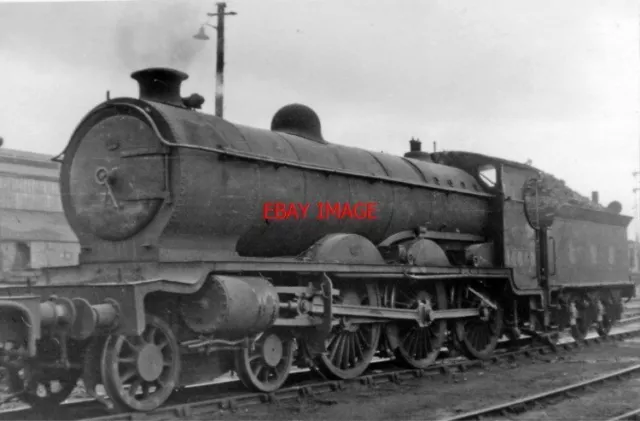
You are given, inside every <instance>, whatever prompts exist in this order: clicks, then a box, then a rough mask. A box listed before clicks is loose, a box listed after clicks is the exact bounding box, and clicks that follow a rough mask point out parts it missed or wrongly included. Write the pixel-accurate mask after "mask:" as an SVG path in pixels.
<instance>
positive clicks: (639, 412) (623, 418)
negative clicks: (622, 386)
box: [607, 408, 640, 421]
mask: <svg viewBox="0 0 640 421" xmlns="http://www.w3.org/2000/svg"><path fill="white" fill-rule="evenodd" d="M638 420H640V408H638V409H634V410H633V411H629V412H625V413H624V414H621V415H618V416H616V417H613V418H609V419H608V420H607V421H638Z"/></svg>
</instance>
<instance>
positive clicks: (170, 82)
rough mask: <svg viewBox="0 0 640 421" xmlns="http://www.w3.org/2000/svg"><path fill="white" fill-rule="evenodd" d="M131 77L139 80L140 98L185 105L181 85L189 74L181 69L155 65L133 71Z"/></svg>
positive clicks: (178, 105) (179, 105)
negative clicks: (181, 95)
mask: <svg viewBox="0 0 640 421" xmlns="http://www.w3.org/2000/svg"><path fill="white" fill-rule="evenodd" d="M131 77H132V78H133V79H135V80H136V81H137V82H138V85H139V87H140V99H142V100H145V101H154V102H161V103H164V104H169V105H175V106H176V107H184V106H185V105H184V102H183V100H182V98H181V97H180V85H181V84H182V82H183V81H184V80H186V79H187V78H188V77H189V75H187V74H186V73H183V72H181V71H179V70H174V69H169V68H164V67H154V68H149V69H142V70H138V71H137V72H133V73H131Z"/></svg>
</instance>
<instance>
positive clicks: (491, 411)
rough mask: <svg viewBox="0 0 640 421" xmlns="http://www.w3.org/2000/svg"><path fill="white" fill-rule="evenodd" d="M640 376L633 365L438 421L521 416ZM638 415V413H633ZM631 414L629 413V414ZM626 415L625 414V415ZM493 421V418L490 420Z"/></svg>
mask: <svg viewBox="0 0 640 421" xmlns="http://www.w3.org/2000/svg"><path fill="white" fill-rule="evenodd" d="M634 376H640V364H636V365H633V366H631V367H627V368H623V369H621V370H616V371H614V372H611V373H607V374H603V375H601V376H598V377H594V378H592V379H589V380H584V381H581V382H577V383H573V384H570V385H568V386H564V387H559V388H557V389H552V390H548V391H546V392H542V393H536V394H534V395H530V396H527V397H524V398H520V399H515V400H512V401H508V402H504V403H501V404H498V405H492V406H489V407H486V408H482V409H478V410H476V411H471V412H466V413H463V414H459V415H456V416H454V417H450V418H444V419H441V420H440V421H462V420H480V419H484V418H486V417H495V416H496V415H501V416H509V415H512V414H522V413H524V412H527V411H528V410H529V409H530V408H533V407H534V406H536V405H539V404H545V403H548V402H550V401H554V400H556V399H557V398H561V399H565V398H573V397H575V396H576V395H577V394H578V393H584V392H585V391H590V389H592V388H594V387H598V386H602V385H604V384H607V383H608V382H610V381H613V380H622V379H626V378H629V377H634ZM635 412H636V413H640V411H635ZM629 414H631V413H629ZM625 415H626V414H625ZM491 419H495V418H491ZM615 419H616V420H617V419H632V418H615Z"/></svg>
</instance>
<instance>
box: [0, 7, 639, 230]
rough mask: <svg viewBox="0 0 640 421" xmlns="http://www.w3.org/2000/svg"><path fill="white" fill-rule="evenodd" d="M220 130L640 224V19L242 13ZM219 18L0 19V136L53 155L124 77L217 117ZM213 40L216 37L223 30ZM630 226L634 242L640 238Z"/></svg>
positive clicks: (481, 10) (10, 15)
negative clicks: (526, 174)
mask: <svg viewBox="0 0 640 421" xmlns="http://www.w3.org/2000/svg"><path fill="white" fill-rule="evenodd" d="M227 4H228V8H227V10H229V11H235V12H237V13H238V15H236V16H231V17H228V18H227V20H226V33H225V38H226V49H225V53H226V60H225V61H226V67H225V86H224V89H225V118H226V119H228V120H230V121H232V122H236V123H240V124H244V125H250V126H256V127H263V128H268V127H269V125H270V121H271V118H272V116H273V114H274V113H275V112H276V111H277V110H278V109H279V108H280V107H281V106H283V105H286V104H289V103H292V102H299V103H303V104H306V105H309V106H311V107H312V108H313V109H314V110H315V111H316V112H317V113H318V115H319V116H320V119H321V122H322V130H323V134H324V137H325V139H327V140H328V141H330V142H332V143H338V144H344V145H349V146H356V147H361V148H366V149H371V150H375V151H385V152H388V153H393V154H403V153H404V152H406V151H407V150H408V141H409V139H410V138H411V137H417V138H420V139H421V140H422V141H423V146H424V147H425V148H428V149H431V148H432V143H433V142H434V141H435V142H437V148H438V150H441V149H447V150H468V151H472V152H478V153H483V154H488V155H494V156H499V157H502V158H505V159H510V160H515V161H519V162H525V161H527V160H529V159H530V160H532V161H533V165H534V166H537V167H538V168H540V169H542V170H544V171H546V172H550V173H552V174H554V175H555V176H557V177H559V178H561V179H563V180H565V181H566V182H567V184H568V185H569V186H570V187H572V188H573V189H575V190H576V191H578V192H579V193H581V194H583V195H585V196H590V194H591V191H593V190H597V191H599V192H600V200H601V201H602V202H604V203H605V204H607V203H609V202H610V201H612V200H618V201H620V202H622V204H623V213H626V214H629V215H636V214H637V213H638V212H637V211H636V210H635V209H634V206H635V196H634V193H633V188H634V187H636V185H637V184H636V183H637V182H638V180H639V179H635V180H634V177H633V176H632V173H633V172H634V171H637V170H638V166H639V165H640V158H639V157H640V152H639V150H638V149H639V140H640V134H639V129H638V127H639V122H640V112H639V111H640V106H639V104H640V101H639V99H640V95H639V92H640V89H639V80H640V59H639V57H640V54H639V46H640V36H639V30H638V28H639V27H640V23H639V16H640V13H639V7H638V3H637V1H630V0H599V1H595V0H563V1H561V2H558V1H553V0H402V1H397V0H396V1H394V0H375V1H372V0H321V1H320V0H229V1H228V2H227ZM213 11H215V3H214V2H213V1H189V0H144V1H111V2H44V3H33V2H19V3H11V2H0V76H1V77H0V136H2V137H3V138H4V141H5V147H8V148H13V149H23V150H28V151H33V152H42V153H49V154H57V153H59V152H61V151H62V150H63V149H64V146H65V145H66V143H67V141H68V140H69V136H70V135H71V133H72V132H73V130H74V128H75V126H76V125H77V124H78V122H79V121H80V120H81V119H82V117H83V116H84V115H85V114H86V113H87V112H88V111H89V110H90V109H91V108H93V107H94V106H95V105H97V104H98V103H100V102H101V101H103V100H104V99H105V95H106V91H107V90H110V91H111V96H112V97H115V96H136V95H137V93H138V91H137V85H136V83H135V82H134V81H133V80H132V79H131V78H130V77H129V75H130V73H131V72H132V71H134V70H137V69H140V68H143V67H148V66H169V67H174V68H177V69H179V70H182V71H185V72H187V73H188V74H189V75H190V78H189V79H188V80H187V81H186V82H185V83H184V84H183V95H187V94H191V93H193V92H197V93H200V94H202V95H204V96H205V98H206V99H207V102H205V104H204V109H203V110H204V111H205V112H210V113H213V110H214V100H213V99H214V98H213V97H214V89H215V53H216V51H215V50H216V45H215V42H214V38H215V30H214V29H213V28H207V32H208V34H209V36H210V37H212V39H211V40H209V41H206V42H204V41H198V40H195V39H193V38H192V35H193V34H195V33H196V32H197V30H198V28H199V27H200V25H201V24H203V23H204V22H206V21H207V19H208V18H207V16H206V13H207V12H213ZM210 23H211V24H215V22H214V21H210ZM637 226H638V224H636V223H634V225H633V227H632V230H631V235H633V234H634V232H635V231H637V230H638V228H636V227H637Z"/></svg>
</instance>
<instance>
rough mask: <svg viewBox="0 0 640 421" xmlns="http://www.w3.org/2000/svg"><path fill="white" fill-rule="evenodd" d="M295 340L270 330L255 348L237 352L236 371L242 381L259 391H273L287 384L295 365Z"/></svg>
mask: <svg viewBox="0 0 640 421" xmlns="http://www.w3.org/2000/svg"><path fill="white" fill-rule="evenodd" d="M293 345H294V340H293V339H292V338H291V339H289V338H286V339H285V338H281V337H280V336H279V335H277V334H276V333H273V332H267V333H265V334H264V335H262V337H261V338H260V339H259V340H258V342H257V343H256V344H255V348H254V349H253V350H251V349H248V348H245V349H242V350H239V351H238V352H236V355H235V364H236V372H237V373H238V377H240V380H241V381H242V383H243V384H244V385H245V386H246V387H248V388H249V389H252V390H255V391H257V392H273V391H274V390H277V389H279V388H280V386H282V385H283V384H284V382H285V381H286V380H287V377H289V372H290V371H291V366H292V365H293V352H294V346H293Z"/></svg>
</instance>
